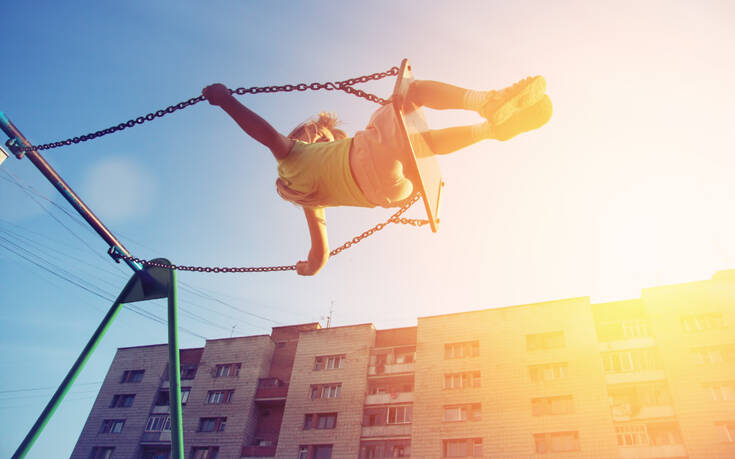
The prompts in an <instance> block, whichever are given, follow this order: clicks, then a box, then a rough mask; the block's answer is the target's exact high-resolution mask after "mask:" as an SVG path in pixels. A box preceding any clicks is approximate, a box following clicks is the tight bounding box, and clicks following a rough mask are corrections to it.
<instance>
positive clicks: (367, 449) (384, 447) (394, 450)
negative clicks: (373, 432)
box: [358, 439, 411, 459]
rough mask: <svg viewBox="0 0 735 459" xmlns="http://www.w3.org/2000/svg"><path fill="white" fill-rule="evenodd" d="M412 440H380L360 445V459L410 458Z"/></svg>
mask: <svg viewBox="0 0 735 459" xmlns="http://www.w3.org/2000/svg"><path fill="white" fill-rule="evenodd" d="M410 456H411V440H408V439H400V440H378V441H366V442H361V443H360V454H359V456H358V457H359V459H377V458H384V457H410Z"/></svg>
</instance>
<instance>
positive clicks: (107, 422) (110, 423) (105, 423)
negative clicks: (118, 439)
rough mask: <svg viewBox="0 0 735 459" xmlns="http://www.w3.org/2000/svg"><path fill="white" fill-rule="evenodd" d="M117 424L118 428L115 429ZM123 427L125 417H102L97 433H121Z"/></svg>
mask: <svg viewBox="0 0 735 459" xmlns="http://www.w3.org/2000/svg"><path fill="white" fill-rule="evenodd" d="M117 426H120V428H119V429H117ZM124 427H125V419H103V420H102V427H100V430H99V433H103V434H104V433H109V434H119V433H122V431H123V428H124Z"/></svg>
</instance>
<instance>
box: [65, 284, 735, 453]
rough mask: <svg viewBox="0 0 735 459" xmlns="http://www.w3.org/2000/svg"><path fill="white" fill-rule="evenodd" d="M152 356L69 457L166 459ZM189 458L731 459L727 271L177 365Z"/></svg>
mask: <svg viewBox="0 0 735 459" xmlns="http://www.w3.org/2000/svg"><path fill="white" fill-rule="evenodd" d="M167 357H168V355H167V346H166V345H153V346H140V347H133V348H121V349H119V350H118V352H117V355H116V356H115V358H114V360H113V362H112V364H111V366H110V370H109V371H108V374H107V377H106V378H105V381H104V383H103V385H102V388H101V390H100V392H99V395H98V397H97V399H96V401H95V403H94V406H93V408H92V411H91V413H90V415H89V418H88V420H87V422H86V424H85V426H84V429H83V431H82V434H81V436H80V438H79V441H78V442H77V445H76V448H75V449H74V452H73V455H72V457H74V458H84V459H88V458H168V457H170V438H171V432H170V425H169V424H170V420H169V418H168V413H169V408H168V381H167V376H166V374H167ZM181 361H182V388H183V396H182V399H183V401H184V402H185V405H184V408H183V416H184V422H183V424H184V443H185V449H186V454H187V458H188V457H191V458H195V459H217V458H218V459H223V458H228V459H229V458H235V459H237V458H289V459H331V458H353V459H354V458H357V459H371V458H386V457H414V458H422V459H431V458H447V457H485V458H490V457H492V458H546V457H548V458H623V459H628V458H630V459H632V458H713V459H714V458H729V457H735V270H734V271H723V272H719V273H717V274H716V275H715V276H714V277H713V278H712V279H710V280H706V281H701V282H692V283H688V284H680V285H669V286H663V287H656V288H650V289H645V290H644V291H643V294H642V296H641V298H639V299H634V300H626V301H617V302H609V303H596V304H592V303H591V302H590V300H589V298H587V297H583V298H571V299H565V300H558V301H549V302H543V303H536V304H528V305H518V306H511V307H503V308H495V309H486V310H480V311H469V312H462V313H454V314H446V315H439V316H431V317H421V318H419V319H418V324H417V326H414V327H406V328H397V329H389V330H376V329H375V327H374V326H373V325H372V324H361V325H351V326H343V327H332V328H321V327H320V326H319V324H317V323H312V324H302V325H294V326H286V327H276V328H274V329H273V331H272V333H271V334H270V335H262V336H247V337H237V338H228V339H216V340H208V341H207V342H206V343H205V345H204V347H203V348H198V349H185V350H182V351H181Z"/></svg>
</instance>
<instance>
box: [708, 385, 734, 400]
mask: <svg viewBox="0 0 735 459" xmlns="http://www.w3.org/2000/svg"><path fill="white" fill-rule="evenodd" d="M704 388H705V390H707V392H708V393H709V396H710V397H711V398H712V400H714V401H716V402H728V401H732V400H735V381H728V382H716V383H707V384H705V385H704Z"/></svg>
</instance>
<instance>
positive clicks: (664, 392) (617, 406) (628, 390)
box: [607, 382, 671, 416]
mask: <svg viewBox="0 0 735 459" xmlns="http://www.w3.org/2000/svg"><path fill="white" fill-rule="evenodd" d="M607 392H608V394H609V397H610V408H611V409H612V413H613V415H614V416H631V415H635V414H637V413H639V412H640V410H641V408H643V407H646V406H664V405H671V394H670V393H669V388H668V386H667V385H666V383H664V382H655V383H640V384H633V385H629V384H623V385H615V386H608V389H607Z"/></svg>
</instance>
